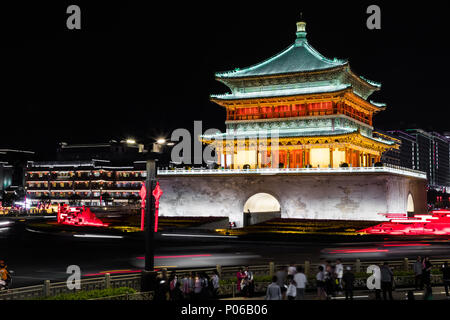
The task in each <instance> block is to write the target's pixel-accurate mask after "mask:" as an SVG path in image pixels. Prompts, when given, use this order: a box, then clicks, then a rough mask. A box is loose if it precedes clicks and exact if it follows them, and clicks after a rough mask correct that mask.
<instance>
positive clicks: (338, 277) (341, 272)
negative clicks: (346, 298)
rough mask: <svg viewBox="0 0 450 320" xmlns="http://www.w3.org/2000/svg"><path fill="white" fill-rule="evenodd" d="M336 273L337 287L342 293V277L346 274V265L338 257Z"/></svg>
mask: <svg viewBox="0 0 450 320" xmlns="http://www.w3.org/2000/svg"><path fill="white" fill-rule="evenodd" d="M334 272H335V274H336V287H337V291H338V293H339V294H341V293H342V289H343V288H342V277H343V276H344V265H343V264H342V262H341V259H336V266H335V270H334Z"/></svg>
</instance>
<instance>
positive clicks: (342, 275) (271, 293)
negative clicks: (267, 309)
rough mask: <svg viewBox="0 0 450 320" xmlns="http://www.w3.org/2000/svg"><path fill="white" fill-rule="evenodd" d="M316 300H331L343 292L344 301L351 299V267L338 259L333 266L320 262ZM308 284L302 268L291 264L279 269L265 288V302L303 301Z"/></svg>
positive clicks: (326, 262) (352, 278)
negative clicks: (345, 266) (345, 265)
mask: <svg viewBox="0 0 450 320" xmlns="http://www.w3.org/2000/svg"><path fill="white" fill-rule="evenodd" d="M315 280H316V281H315V286H316V288H317V298H318V299H321V300H324V299H331V297H332V296H335V295H336V293H342V292H344V291H345V297H346V299H353V287H354V280H355V276H354V274H353V272H352V271H351V267H347V268H346V271H345V272H344V266H343V264H342V262H341V261H340V260H339V259H338V260H336V263H335V264H332V263H331V261H324V260H321V263H320V264H319V267H318V270H317V273H316V277H315ZM307 284H308V278H307V277H306V275H305V273H304V270H303V267H302V266H295V265H294V263H291V264H290V266H289V267H287V268H286V267H280V268H279V269H278V270H277V272H276V274H275V275H274V276H273V278H272V283H271V284H270V285H269V286H268V287H267V292H266V299H267V300H303V299H304V298H305V289H306V285H307Z"/></svg>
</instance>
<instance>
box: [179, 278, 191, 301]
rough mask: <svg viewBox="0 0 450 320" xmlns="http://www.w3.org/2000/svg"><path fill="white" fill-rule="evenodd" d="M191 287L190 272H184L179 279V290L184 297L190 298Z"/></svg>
mask: <svg viewBox="0 0 450 320" xmlns="http://www.w3.org/2000/svg"><path fill="white" fill-rule="evenodd" d="M192 289H193V281H192V272H191V273H190V274H187V273H186V274H185V275H184V277H183V279H181V292H183V296H184V299H190V298H191V293H192Z"/></svg>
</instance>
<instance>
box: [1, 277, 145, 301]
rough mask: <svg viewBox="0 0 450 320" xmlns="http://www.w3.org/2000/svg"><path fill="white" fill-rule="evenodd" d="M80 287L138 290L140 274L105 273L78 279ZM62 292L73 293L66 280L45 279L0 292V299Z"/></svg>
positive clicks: (43, 295) (31, 297) (14, 298)
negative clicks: (99, 275)
mask: <svg viewBox="0 0 450 320" xmlns="http://www.w3.org/2000/svg"><path fill="white" fill-rule="evenodd" d="M80 287H81V288H80V290H82V291H90V290H97V289H98V290H101V289H107V288H119V287H129V288H133V289H135V290H137V291H139V290H140V289H141V275H140V274H134V275H116V276H111V275H110V274H109V273H107V274H105V276H104V277H96V278H89V279H82V280H81V281H80ZM63 293H73V290H70V289H69V288H68V287H67V283H66V282H54V283H51V282H50V281H49V280H45V281H44V284H41V285H35V286H29V287H22V288H13V289H9V290H7V291H6V292H1V293H0V300H26V299H33V298H39V297H50V296H55V295H58V294H63Z"/></svg>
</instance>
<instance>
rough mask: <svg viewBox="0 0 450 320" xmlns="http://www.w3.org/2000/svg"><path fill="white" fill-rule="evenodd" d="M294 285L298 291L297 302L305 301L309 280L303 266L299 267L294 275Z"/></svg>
mask: <svg viewBox="0 0 450 320" xmlns="http://www.w3.org/2000/svg"><path fill="white" fill-rule="evenodd" d="M294 283H295V288H296V291H297V293H296V295H295V300H303V299H304V298H305V288H306V284H307V283H308V279H307V278H306V275H305V274H304V273H303V268H302V267H301V266H297V272H296V273H295V275H294Z"/></svg>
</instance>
